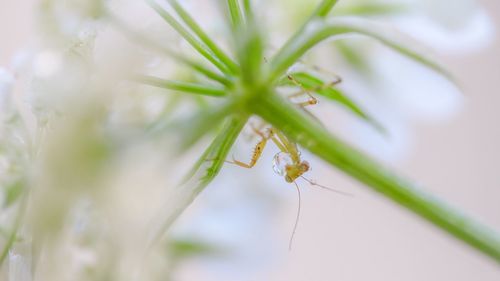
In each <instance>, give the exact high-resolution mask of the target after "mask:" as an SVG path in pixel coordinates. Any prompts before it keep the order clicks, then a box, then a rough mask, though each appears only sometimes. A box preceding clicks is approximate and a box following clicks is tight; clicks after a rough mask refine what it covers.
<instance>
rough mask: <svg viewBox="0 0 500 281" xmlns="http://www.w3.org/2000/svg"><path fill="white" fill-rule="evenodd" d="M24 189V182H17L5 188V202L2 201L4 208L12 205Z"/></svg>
mask: <svg viewBox="0 0 500 281" xmlns="http://www.w3.org/2000/svg"><path fill="white" fill-rule="evenodd" d="M23 189H24V181H22V180H17V181H15V182H13V183H12V184H10V185H8V186H7V187H6V193H5V201H4V205H3V207H4V208H7V207H9V206H11V205H12V204H14V203H15V202H16V201H17V199H19V196H21V194H22V193H23V191H24V190H23Z"/></svg>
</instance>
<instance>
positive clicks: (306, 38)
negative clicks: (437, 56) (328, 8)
mask: <svg viewBox="0 0 500 281" xmlns="http://www.w3.org/2000/svg"><path fill="white" fill-rule="evenodd" d="M309 24H310V25H309V26H308V27H307V28H305V29H303V30H302V31H301V32H299V33H298V34H297V35H296V36H294V37H293V38H292V39H290V40H289V41H288V42H287V43H286V44H285V46H283V48H281V49H280V51H279V52H278V53H277V54H276V56H274V57H273V59H272V61H271V67H272V69H271V76H270V77H271V81H275V80H276V79H277V78H278V77H280V76H281V75H282V74H283V73H284V72H285V71H286V70H287V69H288V68H289V67H291V66H292V65H294V64H295V63H296V62H297V61H298V60H299V59H300V58H301V57H302V56H303V55H304V54H305V53H306V52H307V51H309V50H310V49H312V48H313V47H315V46H317V45H318V44H319V43H320V42H322V41H324V40H326V39H331V38H338V37H335V36H337V35H344V34H349V33H355V34H361V35H365V36H368V37H371V38H374V39H377V40H378V41H380V42H381V43H382V44H384V45H386V46H387V47H389V48H392V49H393V50H395V51H397V52H399V53H400V54H402V55H404V56H407V57H409V58H411V59H413V60H415V61H417V62H419V63H421V64H423V65H425V66H427V67H429V68H431V69H434V70H435V71H436V72H438V73H440V74H442V75H443V76H445V77H446V78H448V79H449V80H450V81H454V78H453V77H452V75H451V74H449V73H448V72H447V71H446V70H445V69H444V68H443V67H442V66H440V65H439V64H437V63H435V62H433V61H432V60H431V59H429V58H427V57H426V56H425V55H423V54H420V53H418V52H416V51H414V50H413V49H414V48H415V46H412V48H409V47H406V46H404V44H403V43H402V41H411V40H410V38H408V37H406V36H404V35H403V34H401V33H399V32H397V31H396V30H392V29H388V28H387V26H384V25H381V24H379V23H376V22H373V21H370V20H365V19H352V18H343V19H342V18H335V19H331V20H328V21H324V20H317V21H313V22H310V23H309ZM393 37H394V38H400V39H399V40H396V39H394V38H393ZM401 38H404V39H405V40H401Z"/></svg>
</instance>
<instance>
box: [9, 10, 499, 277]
mask: <svg viewBox="0 0 500 281" xmlns="http://www.w3.org/2000/svg"><path fill="white" fill-rule="evenodd" d="M295 2H300V1H295ZM303 2H307V1H303ZM341 2H342V1H341ZM344 2H348V1H344ZM435 2H441V1H435ZM443 2H446V3H450V1H443ZM451 2H453V1H451ZM476 2H477V4H478V6H480V7H481V11H482V12H484V13H485V14H487V18H488V19H487V20H486V19H482V20H481V19H480V20H478V23H473V24H471V26H465V27H463V28H464V29H466V30H465V31H462V32H464V33H467V35H466V36H465V37H468V38H466V39H463V40H462V39H458V38H459V36H458V35H457V37H453V36H450V37H448V39H438V40H434V41H432V39H429V40H431V42H434V44H435V45H436V46H432V44H428V45H431V47H432V48H433V49H435V50H436V54H437V56H438V57H439V59H440V60H441V61H443V62H444V64H445V65H446V66H448V68H449V69H450V71H451V72H452V73H453V74H454V75H455V76H456V77H457V80H458V81H459V83H460V85H461V86H462V89H463V94H461V95H458V96H457V95H456V94H455V93H444V92H445V91H446V89H448V88H447V87H448V86H442V85H441V84H442V83H441V82H439V81H438V82H435V81H433V80H432V79H430V80H428V79H427V76H426V75H427V74H425V73H422V72H419V71H418V70H416V71H414V72H405V70H406V69H407V67H406V66H407V65H406V64H405V62H404V61H403V62H399V61H397V60H396V62H395V63H392V62H390V61H391V59H390V58H389V57H390V54H386V53H383V51H382V53H381V55H380V57H376V58H375V59H374V61H376V60H377V59H379V60H383V61H384V62H387V64H385V65H384V66H380V67H378V66H375V69H376V70H377V71H379V73H383V74H384V75H386V74H387V75H386V77H385V79H387V81H389V82H388V83H387V84H388V85H389V87H388V88H383V87H380V88H378V91H383V89H388V90H387V91H388V92H389V93H392V92H398V93H399V94H400V95H404V94H405V93H401V92H400V90H405V89H407V90H409V91H410V92H411V94H410V99H409V100H408V99H401V98H396V99H393V97H394V96H396V95H394V96H392V98H391V95H390V94H389V95H388V96H385V99H386V100H385V102H386V103H389V105H390V106H392V108H393V109H395V110H396V112H397V113H394V114H392V113H387V112H386V111H385V110H388V109H387V108H384V107H382V108H380V107H377V104H375V105H374V107H373V108H375V109H374V110H373V112H374V114H375V115H377V114H379V115H378V116H381V118H382V119H384V118H386V119H384V120H386V121H387V124H389V126H390V127H391V126H392V127H391V128H393V129H394V132H395V133H394V134H395V137H394V138H393V139H391V140H390V141H387V143H380V142H381V141H380V139H379V138H377V137H376V136H375V137H373V138H374V139H373V141H372V139H371V137H372V136H371V135H373V134H370V133H367V131H366V128H364V127H363V126H362V125H360V124H352V123H349V121H346V122H345V123H342V124H340V125H339V124H337V125H332V127H335V128H338V129H339V130H340V131H341V134H342V135H343V136H345V137H346V138H348V139H350V140H351V141H352V142H353V143H355V144H356V145H358V146H359V147H361V148H362V149H364V150H366V151H367V152H369V153H371V154H372V155H374V157H377V158H379V159H380V160H381V161H383V162H384V163H386V164H387V165H388V166H390V167H393V168H394V169H396V170H397V171H399V172H401V173H402V174H404V175H406V176H408V177H409V178H411V179H414V180H415V181H416V182H417V183H418V184H419V185H422V186H424V187H425V188H426V189H427V190H429V191H430V192H431V193H433V194H435V195H437V196H438V197H441V198H443V199H445V200H446V201H448V202H449V203H451V204H453V205H455V206H457V207H460V208H461V209H463V210H464V211H466V212H467V213H470V214H471V215H474V216H475V217H477V218H479V219H480V220H482V221H483V222H485V223H486V224H488V225H491V226H493V227H495V228H496V229H500V202H499V201H500V200H499V198H500V171H499V167H500V164H499V161H500V148H499V147H498V144H499V143H500V126H499V125H498V121H499V120H500V110H499V107H500V95H499V90H498V82H499V79H500V39H499V37H498V29H499V28H500V22H499V20H500V2H499V1H497V0H478V1H476ZM37 3H38V2H37V1H34V0H24V1H12V0H2V2H1V3H0V38H1V44H0V66H3V67H8V66H9V65H11V64H12V63H13V59H14V58H15V57H16V56H17V55H18V54H19V51H21V50H23V49H25V48H29V47H30V46H35V45H36V41H37V40H38V38H37V37H38V35H37V26H36V21H35V14H36V7H37ZM436 5H437V6H439V5H440V4H439V3H436ZM299 6H300V5H299ZM289 8H290V10H293V9H294V7H293V6H292V5H290V6H289ZM438 8H441V10H439V9H436V11H438V12H436V13H438V14H439V13H444V12H448V13H453V12H454V11H453V7H450V6H445V7H444V8H443V7H438ZM460 12H461V11H457V13H460ZM432 16H433V15H430V16H429V17H432ZM394 22H395V23H400V24H401V27H405V26H407V25H405V24H407V23H404V22H398V21H397V20H396V21H394ZM416 22H417V23H419V21H416ZM420 23H422V24H423V22H420ZM464 25H465V23H464ZM408 26H410V25H408ZM459 28H462V27H459ZM484 29H486V31H485V30H484ZM403 30H404V28H403ZM407 30H411V27H408V28H407ZM429 34H430V33H429ZM429 36H431V35H429ZM435 36H436V37H437V38H440V37H439V36H440V33H439V32H438V33H437V35H435ZM416 37H417V39H419V38H418V36H416ZM424 37H425V36H424ZM431 37H432V36H431ZM423 39H425V38H423ZM440 40H441V41H440ZM461 40H462V41H463V42H462V41H461ZM479 41H481V42H479ZM454 42H457V43H456V44H454ZM464 42H465V43H464ZM460 44H461V45H463V48H462V49H463V51H461V50H460V48H459V47H460V46H455V45H460ZM436 47H437V48H436ZM439 47H442V48H439ZM327 51H328V50H325V49H324V48H322V50H321V53H324V52H327ZM375 65H376V64H375ZM387 65H389V66H387ZM326 67H328V66H326ZM387 68H388V69H387ZM391 73H392V74H391ZM341 74H343V75H342V76H343V78H344V82H345V84H346V85H345V87H346V88H347V89H349V90H351V91H352V92H362V91H363V89H359V87H357V86H356V85H350V83H349V79H348V77H351V76H349V75H350V74H349V73H348V71H345V73H341ZM405 75H406V76H405ZM408 77H409V78H410V80H409V81H410V84H403V83H404V81H406V80H405V79H407V78H408ZM412 77H414V80H413V82H411V81H412V80H411V78H412ZM419 77H420V78H419ZM421 77H424V78H421ZM353 79H357V78H353ZM395 82H398V83H402V84H403V85H402V86H401V85H399V88H398V86H394V85H392V84H394V83H395ZM411 83H414V84H411ZM427 83H429V84H432V85H434V84H436V85H438V86H436V87H435V88H433V89H437V90H434V91H431V90H429V89H427V88H426V87H422V86H426V84H427ZM440 83H441V84H440ZM405 85H407V86H405ZM405 87H407V88H405ZM408 88H410V89H408ZM415 89H417V90H415ZM391 91H392V92H391ZM415 91H416V92H417V93H415ZM441 91H442V92H443V95H444V98H443V100H440V99H439V98H437V100H436V97H435V95H440V92H441ZM419 93H420V94H422V97H424V98H421V99H418V100H412V99H411V98H414V97H415V95H418V94H419ZM396 97H397V96H396ZM422 104H423V105H422ZM426 104H427V105H428V106H426ZM409 105H410V106H409ZM415 108H416V109H415ZM412 110H413V111H412ZM313 111H314V112H315V113H316V114H318V115H319V116H320V117H321V118H339V119H338V120H343V119H342V118H343V117H342V116H337V115H331V114H330V112H329V111H328V109H325V108H324V107H323V105H320V106H318V108H317V109H314V110H313ZM378 111H382V112H378ZM377 112H378V113H377ZM391 118H395V119H396V120H397V121H396V122H395V123H391V120H392V119H391ZM401 120H403V121H401ZM384 122H385V121H384ZM384 122H383V123H384ZM391 130H392V129H391ZM238 144H239V145H238V149H236V150H235V152H234V153H235V155H237V156H238V157H239V158H243V159H247V157H249V155H250V154H249V151H250V150H251V148H252V147H251V146H252V144H249V143H246V142H245V141H239V142H238ZM377 144H380V146H378V145H377ZM274 150H275V148H274V147H273V148H268V151H267V152H266V154H265V155H264V156H263V159H262V160H261V162H260V164H259V165H258V166H257V167H256V168H255V169H252V170H246V169H241V168H239V167H233V166H231V165H227V167H225V168H224V169H223V170H222V172H221V175H220V176H219V177H218V178H217V179H216V181H215V182H214V183H212V184H211V185H210V186H209V187H208V188H207V190H206V191H204V192H203V194H202V195H201V196H200V197H199V198H197V200H196V201H195V202H194V204H193V205H192V206H191V207H190V208H189V209H188V210H187V212H186V213H185V214H184V215H183V216H182V217H181V219H180V220H179V221H178V222H177V223H176V225H175V227H174V229H173V233H174V235H175V236H176V237H181V238H183V239H188V238H189V239H191V238H192V239H194V240H200V241H204V243H205V242H206V243H207V244H208V245H210V247H215V248H216V249H217V250H214V252H213V253H212V252H210V251H208V252H210V253H206V254H203V255H201V256H195V257H194V258H191V259H188V260H186V261H185V262H183V263H182V264H181V265H180V266H179V268H178V269H177V270H176V271H175V278H174V280H366V279H370V280H485V281H487V280H492V281H493V280H500V268H499V267H498V265H497V264H495V263H493V262H492V261H490V260H487V259H486V258H484V257H483V256H482V255H480V254H478V253H476V252H475V251H473V250H471V249H469V248H468V247H467V246H464V245H462V244H461V243H459V242H457V241H455V240H453V239H450V238H449V237H448V236H447V234H444V233H442V232H441V231H439V230H437V229H435V228H434V227H433V226H430V225H429V224H427V223H425V222H423V221H422V220H420V219H418V218H416V217H414V215H412V214H410V213H408V212H406V211H401V209H400V208H399V207H398V206H396V205H394V204H392V203H390V202H388V201H387V200H385V199H383V198H382V197H380V196H378V195H377V194H373V193H372V192H370V191H368V190H367V189H366V188H364V187H362V186H361V185H360V184H358V183H357V182H355V181H353V180H352V179H349V178H348V177H346V176H345V175H343V174H341V173H339V172H338V171H335V170H332V169H330V168H328V167H326V166H325V165H323V164H322V163H321V161H320V160H319V159H315V158H314V157H313V156H310V155H309V154H307V153H305V154H304V158H305V159H308V160H309V162H310V163H311V164H312V167H313V171H312V173H311V175H310V177H312V178H314V179H315V180H316V181H317V182H319V183H322V184H324V185H327V186H332V187H335V188H337V189H341V190H344V191H348V192H350V193H352V194H353V195H354V196H353V197H345V196H341V195H337V194H334V193H329V192H326V191H323V190H320V189H314V188H310V187H309V186H308V185H307V184H306V183H305V182H303V183H301V187H302V190H303V193H302V213H301V217H300V222H299V226H298V230H297V233H296V235H295V238H294V241H293V248H292V250H291V251H288V240H289V238H290V234H291V230H292V227H293V222H294V219H295V215H296V209H297V196H296V191H295V190H294V189H293V187H292V186H290V185H288V184H286V183H285V182H284V181H283V179H281V178H279V177H278V176H277V175H275V174H274V173H273V171H272V165H271V162H272V156H273V155H274V153H275V151H274Z"/></svg>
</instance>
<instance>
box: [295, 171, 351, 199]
mask: <svg viewBox="0 0 500 281" xmlns="http://www.w3.org/2000/svg"><path fill="white" fill-rule="evenodd" d="M300 177H301V178H303V179H304V180H305V181H307V182H308V183H309V184H310V185H312V186H317V187H319V188H323V189H326V190H328V191H331V192H335V193H338V194H341V195H344V196H354V195H352V194H351V193H348V192H344V191H341V190H337V189H334V188H331V187H328V186H324V185H321V184H318V183H316V182H314V181H313V180H310V179H307V178H306V177H304V176H300Z"/></svg>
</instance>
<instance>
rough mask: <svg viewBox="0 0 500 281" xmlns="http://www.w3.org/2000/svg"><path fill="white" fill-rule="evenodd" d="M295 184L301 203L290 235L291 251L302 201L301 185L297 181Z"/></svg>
mask: <svg viewBox="0 0 500 281" xmlns="http://www.w3.org/2000/svg"><path fill="white" fill-rule="evenodd" d="M293 183H294V184H295V187H296V188H297V194H298V195H299V205H298V208H297V216H296V217H295V224H294V226H293V231H292V235H291V236H290V242H289V243H288V250H289V251H291V250H292V244H293V238H294V236H295V232H296V231H297V226H298V225H299V218H300V202H301V201H302V199H301V197H300V188H299V185H298V184H297V182H295V181H294V182H293Z"/></svg>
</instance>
